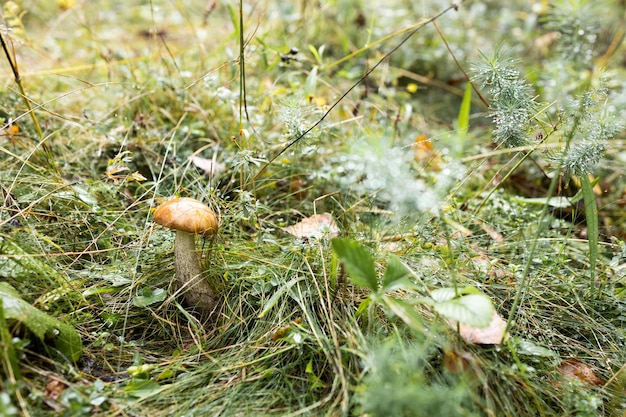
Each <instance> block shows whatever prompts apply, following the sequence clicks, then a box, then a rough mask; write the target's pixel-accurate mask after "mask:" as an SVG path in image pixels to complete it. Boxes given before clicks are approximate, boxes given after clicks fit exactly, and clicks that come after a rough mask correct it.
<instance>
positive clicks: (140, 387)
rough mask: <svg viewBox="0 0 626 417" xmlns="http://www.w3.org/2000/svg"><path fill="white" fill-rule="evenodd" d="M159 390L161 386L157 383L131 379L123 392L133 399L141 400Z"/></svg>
mask: <svg viewBox="0 0 626 417" xmlns="http://www.w3.org/2000/svg"><path fill="white" fill-rule="evenodd" d="M160 388H161V386H160V385H159V384H158V383H157V382H154V381H152V380H150V379H132V380H131V381H130V382H129V383H128V384H126V387H125V388H124V391H126V393H127V394H128V395H130V396H133V397H135V398H142V397H147V396H148V395H150V394H152V393H154V392H155V391H158V390H159V389H160Z"/></svg>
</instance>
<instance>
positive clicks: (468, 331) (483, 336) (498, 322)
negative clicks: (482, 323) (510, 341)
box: [450, 312, 506, 345]
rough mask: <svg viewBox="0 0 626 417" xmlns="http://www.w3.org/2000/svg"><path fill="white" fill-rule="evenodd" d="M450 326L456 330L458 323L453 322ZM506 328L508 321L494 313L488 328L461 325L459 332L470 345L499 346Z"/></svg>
mask: <svg viewBox="0 0 626 417" xmlns="http://www.w3.org/2000/svg"><path fill="white" fill-rule="evenodd" d="M450 325H452V326H453V327H454V328H456V322H454V321H453V322H451V323H450ZM505 328H506V321H504V320H502V317H500V315H499V314H498V313H496V312H494V313H493V317H492V318H491V322H490V323H489V325H488V326H487V327H483V328H480V327H472V326H470V325H467V324H463V323H461V324H460V325H459V332H460V334H461V337H462V338H463V339H465V341H466V342H468V343H474V344H477V345H499V344H500V342H501V341H502V337H503V336H504V329H505Z"/></svg>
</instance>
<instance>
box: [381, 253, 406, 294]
mask: <svg viewBox="0 0 626 417" xmlns="http://www.w3.org/2000/svg"><path fill="white" fill-rule="evenodd" d="M408 275H409V270H408V269H407V268H406V266H404V264H403V263H402V261H400V258H398V257H397V256H395V255H391V256H390V257H389V259H388V260H387V269H385V273H384V274H383V291H384V292H389V291H393V290H396V289H398V288H404V287H406V286H407V284H408V285H410V283H409V282H408V280H407V276H408Z"/></svg>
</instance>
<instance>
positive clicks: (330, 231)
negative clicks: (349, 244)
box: [281, 213, 339, 239]
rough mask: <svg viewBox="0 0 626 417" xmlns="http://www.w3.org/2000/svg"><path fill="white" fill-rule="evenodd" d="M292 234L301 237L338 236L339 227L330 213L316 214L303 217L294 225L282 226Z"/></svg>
mask: <svg viewBox="0 0 626 417" xmlns="http://www.w3.org/2000/svg"><path fill="white" fill-rule="evenodd" d="M281 229H282V230H283V231H285V232H287V233H289V234H290V235H293V236H296V237H300V238H304V237H306V238H309V237H312V238H316V239H319V238H321V237H324V236H326V237H336V236H338V235H339V227H338V226H337V223H335V219H333V216H332V215H331V214H330V213H323V214H314V215H312V216H311V217H307V218H305V219H302V221H301V222H299V223H296V224H294V225H292V226H288V227H281Z"/></svg>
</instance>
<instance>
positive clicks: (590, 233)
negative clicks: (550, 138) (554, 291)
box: [578, 173, 599, 286]
mask: <svg viewBox="0 0 626 417" xmlns="http://www.w3.org/2000/svg"><path fill="white" fill-rule="evenodd" d="M578 177H579V179H580V190H581V191H582V193H583V202H584V204H585V218H586V219H587V239H588V240H589V274H590V275H591V285H592V286H593V284H594V281H595V279H596V261H597V259H598V234H599V226H598V204H597V202H596V195H595V194H594V193H593V184H592V183H591V181H590V180H589V177H588V176H587V174H585V173H583V174H581V175H579V176H578Z"/></svg>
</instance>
